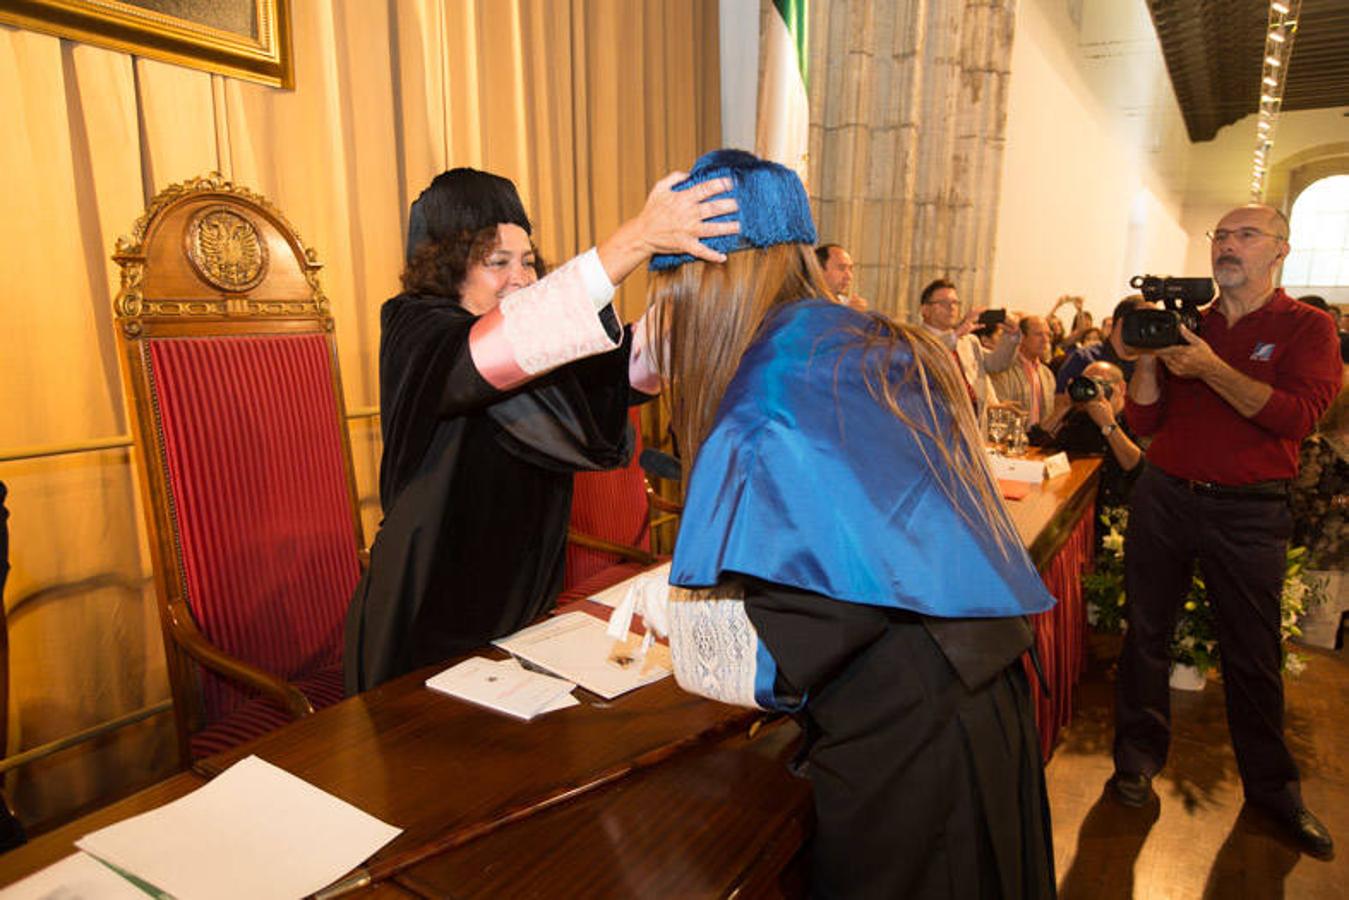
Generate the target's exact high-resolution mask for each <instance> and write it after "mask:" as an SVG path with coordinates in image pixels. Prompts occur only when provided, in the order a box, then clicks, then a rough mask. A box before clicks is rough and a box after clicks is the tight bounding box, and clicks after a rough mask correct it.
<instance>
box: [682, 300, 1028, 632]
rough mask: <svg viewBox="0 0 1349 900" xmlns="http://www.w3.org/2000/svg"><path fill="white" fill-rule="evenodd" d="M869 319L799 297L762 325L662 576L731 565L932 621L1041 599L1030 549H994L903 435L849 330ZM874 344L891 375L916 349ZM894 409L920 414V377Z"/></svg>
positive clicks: (688, 576)
mask: <svg viewBox="0 0 1349 900" xmlns="http://www.w3.org/2000/svg"><path fill="white" fill-rule="evenodd" d="M870 322H871V319H870V318H869V317H868V316H866V315H864V314H862V313H858V312H855V311H853V310H851V309H848V308H847V307H844V306H841V305H839V304H836V303H830V302H828V301H825V300H807V301H801V302H798V303H793V304H790V305H788V306H785V307H783V308H781V309H779V310H777V311H775V312H774V313H773V314H772V315H771V316H770V317H769V319H768V320H767V321H766V322H765V323H764V325H763V326H762V328H761V330H760V333H759V335H758V337H757V338H756V339H755V341H754V343H753V344H752V345H751V346H750V349H749V350H748V351H747V352H746V353H745V356H744V358H743V359H742V361H741V364H740V368H739V369H738V370H737V372H736V374H735V377H734V378H733V379H732V380H731V384H730V386H729V388H728V389H727V391H726V395H725V397H724V398H723V399H722V403H721V407H720V408H719V409H718V411H717V418H716V421H715V424H714V425H713V428H712V432H711V434H710V435H709V437H708V439H707V440H706V442H705V443H704V444H703V446H702V448H701V450H700V451H699V453H698V458H697V459H696V460H695V463H694V466H693V471H692V474H691V477H690V483H689V487H688V491H687V497H686V502H685V506H684V514H683V518H682V524H681V526H680V533H679V540H678V543H677V544H676V546H675V552H674V563H673V567H672V569H671V573H670V582H671V584H676V585H680V586H683V587H690V588H696V587H711V586H713V585H715V584H717V583H718V582H719V581H720V580H722V578H723V576H725V575H734V574H737V573H738V574H742V575H749V576H752V577H755V578H760V579H763V580H765V581H771V582H775V583H777V584H782V585H787V586H790V587H795V588H800V589H802V590H808V591H813V592H815V593H819V594H822V595H825V596H827V597H832V598H834V599H836V600H842V601H846V602H852V603H862V604H868V605H871V606H881V607H890V608H897V609H904V610H910V611H913V612H917V613H923V614H926V615H931V616H939V617H961V616H971V617H982V618H988V617H996V616H1013V615H1021V614H1025V613H1034V612H1040V611H1043V610H1046V609H1048V608H1050V607H1051V606H1053V605H1054V602H1055V601H1054V598H1053V597H1052V596H1051V595H1050V594H1049V592H1048V591H1047V590H1046V589H1045V587H1044V583H1043V582H1042V581H1041V580H1040V577H1039V575H1038V573H1037V572H1036V571H1035V567H1034V566H1033V565H1032V564H1031V561H1030V557H1029V556H1028V555H1027V553H1026V551H1025V549H1024V548H1023V547H1021V546H1020V545H1019V544H1017V545H1015V546H1012V547H1010V548H1009V550H1008V552H1007V553H1006V554H1005V555H1004V553H1003V551H1002V550H1001V549H999V547H998V546H997V544H996V543H995V541H994V540H993V538H992V535H991V534H989V533H988V532H987V530H986V529H984V528H975V527H973V526H972V525H971V524H970V523H969V522H967V521H966V520H965V519H964V518H962V517H961V515H960V513H959V512H958V511H957V509H956V507H955V506H954V505H953V504H952V502H951V500H950V499H949V498H948V497H947V496H946V494H945V493H944V492H943V491H942V489H941V486H940V485H939V484H938V483H937V481H936V479H935V478H934V476H933V474H932V472H931V470H930V469H929V467H928V463H927V461H926V460H925V459H924V458H923V454H922V451H921V449H920V446H919V442H918V439H917V438H916V437H915V435H914V434H913V432H912V431H910V429H909V427H908V426H907V425H905V424H904V423H903V422H901V421H900V420H899V419H897V418H896V417H895V416H894V415H893V414H892V413H891V412H890V411H889V410H888V409H886V408H885V407H884V406H882V405H881V404H880V403H878V402H877V400H876V399H875V398H873V397H872V396H871V394H870V393H869V392H868V390H867V387H866V384H865V382H864V372H863V351H862V348H861V347H860V346H858V345H857V334H856V332H857V330H858V329H866V328H867V327H868V326H869V323H870ZM868 352H871V353H875V352H882V351H876V350H873V351H868ZM884 352H887V353H889V354H890V374H891V377H892V379H893V380H894V381H895V383H900V382H901V381H902V380H903V378H904V375H905V373H906V371H907V370H908V368H909V367H910V366H911V364H912V354H911V353H910V352H909V350H908V349H907V348H905V347H901V348H900V349H897V350H894V351H888V350H887V351H884ZM900 403H901V405H902V406H903V407H904V408H905V411H906V412H909V411H911V410H912V411H913V412H912V415H913V417H914V418H915V419H921V417H920V416H919V415H918V410H920V409H922V408H923V407H922V404H923V399H922V397H921V396H920V394H919V391H918V389H917V387H916V385H914V384H905V385H904V386H903V387H902V388H901V391H900ZM939 412H940V411H939ZM929 455H931V456H932V458H933V461H934V463H935V464H936V465H938V466H940V465H942V464H943V463H942V461H941V458H940V457H939V456H937V455H936V454H935V453H930V454H929Z"/></svg>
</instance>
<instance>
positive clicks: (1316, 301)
mask: <svg viewBox="0 0 1349 900" xmlns="http://www.w3.org/2000/svg"><path fill="white" fill-rule="evenodd" d="M1297 299H1298V302H1299V303H1305V304H1307V305H1308V306H1314V307H1316V308H1317V309H1319V310H1321V312H1323V313H1325V314H1326V315H1328V316H1330V317H1331V318H1332V319H1334V320H1335V328H1336V329H1337V330H1338V329H1339V327H1340V317H1339V316H1338V315H1336V314H1335V313H1334V312H1331V310H1330V304H1329V303H1327V302H1326V298H1325V297H1322V296H1320V295H1319V294H1304V295H1303V296H1301V297H1298V298H1297Z"/></svg>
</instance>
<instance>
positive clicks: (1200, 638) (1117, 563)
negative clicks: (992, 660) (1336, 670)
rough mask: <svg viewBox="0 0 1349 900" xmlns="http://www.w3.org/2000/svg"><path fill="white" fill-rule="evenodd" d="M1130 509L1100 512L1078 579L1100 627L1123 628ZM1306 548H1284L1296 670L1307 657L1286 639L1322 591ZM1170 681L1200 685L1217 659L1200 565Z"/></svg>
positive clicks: (1181, 618) (1182, 615)
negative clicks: (1096, 541) (1090, 567)
mask: <svg viewBox="0 0 1349 900" xmlns="http://www.w3.org/2000/svg"><path fill="white" fill-rule="evenodd" d="M1128 522H1129V511H1128V510H1127V509H1125V508H1124V507H1107V508H1105V509H1103V510H1102V511H1101V526H1102V528H1103V534H1102V538H1101V550H1100V552H1099V553H1098V554H1097V556H1096V561H1095V569H1094V571H1092V572H1089V573H1088V574H1086V575H1085V576H1084V577H1083V579H1082V588H1083V594H1084V597H1085V600H1086V603H1087V621H1088V622H1089V623H1090V624H1091V625H1092V626H1094V627H1095V628H1097V629H1100V630H1102V631H1112V632H1118V631H1124V630H1125V628H1126V627H1127V616H1126V611H1125V603H1126V598H1125V593H1124V534H1125V531H1126V530H1127V529H1128ZM1306 558H1307V550H1306V548H1305V547H1292V548H1289V550H1288V559H1287V568H1286V570H1285V573H1284V581H1283V594H1282V596H1281V597H1280V607H1281V610H1280V611H1281V613H1282V621H1281V624H1280V631H1281V634H1282V638H1283V671H1284V672H1286V673H1288V674H1289V675H1294V676H1296V675H1298V674H1300V673H1301V672H1302V669H1303V667H1304V666H1305V664H1306V663H1305V661H1304V660H1303V658H1302V657H1301V656H1299V655H1298V654H1297V653H1294V652H1292V651H1291V650H1290V649H1289V647H1288V640H1289V638H1293V637H1296V636H1298V635H1299V634H1301V631H1300V630H1299V628H1298V624H1297V623H1298V617H1299V616H1301V615H1303V614H1304V613H1305V612H1307V611H1308V610H1309V609H1311V608H1313V607H1315V606H1316V605H1317V604H1318V603H1320V602H1321V600H1322V595H1323V593H1324V590H1323V586H1322V585H1321V583H1320V582H1318V581H1315V580H1313V579H1309V578H1307V577H1306V575H1305V573H1304V571H1303V568H1304V566H1305V565H1306ZM1171 661H1172V664H1173V665H1172V678H1171V686H1172V687H1175V688H1179V689H1183V690H1200V689H1202V688H1203V686H1204V681H1205V679H1206V677H1207V675H1208V673H1209V672H1210V671H1213V670H1214V669H1217V668H1219V667H1220V664H1221V661H1222V660H1221V656H1220V654H1219V649H1218V628H1217V623H1216V621H1215V619H1214V614H1213V608H1212V606H1211V605H1210V604H1209V601H1208V592H1207V590H1206V589H1205V587H1204V578H1203V575H1202V574H1201V573H1200V571H1199V568H1198V566H1196V567H1195V571H1194V576H1193V578H1192V580H1191V583H1190V590H1189V593H1188V594H1187V595H1186V597H1185V602H1184V603H1183V604H1182V606H1181V609H1180V612H1179V614H1178V615H1177V617H1176V630H1175V633H1174V635H1173V636H1172V639H1171Z"/></svg>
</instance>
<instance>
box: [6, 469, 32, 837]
mask: <svg viewBox="0 0 1349 900" xmlns="http://www.w3.org/2000/svg"><path fill="white" fill-rule="evenodd" d="M8 495H9V491H8V489H7V488H6V487H5V483H4V482H3V481H0V755H3V754H4V753H5V752H7V751H8V749H9V625H8V623H7V622H6V621H5V580H6V579H7V578H9V510H8V509H6V508H5V498H6V497H7V496H8ZM0 777H3V776H0ZM25 840H27V838H26V837H25V835H24V830H23V825H22V824H21V823H20V822H19V819H18V817H17V816H15V815H14V811H13V810H11V809H10V808H9V799H8V798H7V797H6V796H5V792H4V789H3V786H0V853H4V852H5V851H6V850H11V849H13V848H15V847H17V846H19V845H20V844H22V843H24V841H25Z"/></svg>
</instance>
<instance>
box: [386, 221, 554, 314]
mask: <svg viewBox="0 0 1349 900" xmlns="http://www.w3.org/2000/svg"><path fill="white" fill-rule="evenodd" d="M498 227H499V226H496V225H492V226H490V227H488V228H480V229H479V230H477V231H461V232H460V233H459V234H457V235H455V236H454V237H452V238H447V239H445V240H440V241H438V240H434V239H432V240H426V241H422V242H421V243H420V244H418V245H417V247H416V249H414V250H413V251H412V258H411V259H410V260H409V261H408V265H407V268H406V269H404V270H403V275H402V280H403V290H405V291H408V292H409V293H413V294H426V295H429V296H434V297H448V298H450V299H452V300H458V299H459V287H460V285H462V284H463V283H464V276H465V275H467V274H468V270H469V268H470V267H471V266H472V265H473V264H474V263H480V262H482V261H483V260H485V259H486V258H487V257H488V256H489V255H490V254H491V253H492V251H493V250H495V249H496V248H497V245H498V244H499V243H500V240H499V238H498V236H497V229H498ZM530 248H531V249H532V250H533V252H534V274H535V275H536V276H537V277H539V278H542V277H543V276H544V275H545V274H547V272H548V267H547V265H546V264H545V263H544V261H543V257H542V256H541V255H540V254H539V251H538V248H537V247H535V246H534V244H533V242H532V241H531V242H530Z"/></svg>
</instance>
